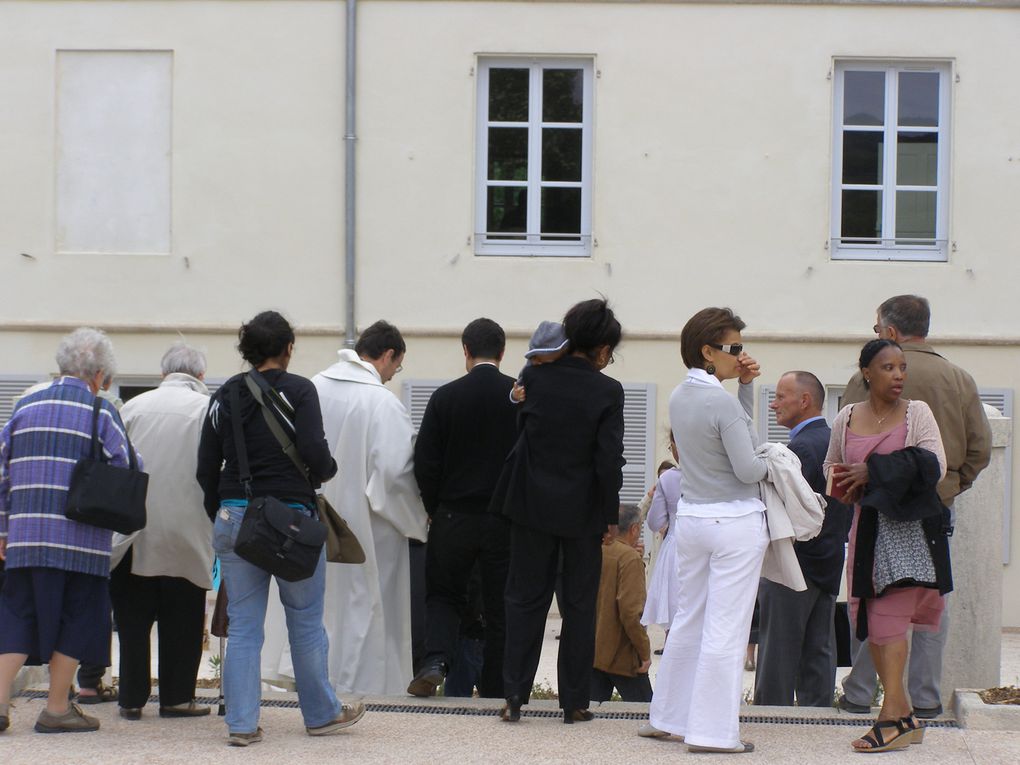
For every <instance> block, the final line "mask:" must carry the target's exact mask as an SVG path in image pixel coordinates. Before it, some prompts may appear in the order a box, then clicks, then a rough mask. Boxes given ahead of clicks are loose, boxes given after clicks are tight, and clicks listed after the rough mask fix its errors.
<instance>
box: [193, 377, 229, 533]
mask: <svg viewBox="0 0 1020 765" xmlns="http://www.w3.org/2000/svg"><path fill="white" fill-rule="evenodd" d="M217 392H218V391H217ZM219 415H220V402H219V400H218V397H216V396H214V397H213V400H212V402H211V403H210V405H209V410H208V412H206V416H205V420H204V421H203V422H202V437H201V438H200V439H199V442H198V467H197V469H196V470H195V479H196V480H197V481H198V485H199V486H201V487H202V495H203V504H204V505H205V512H206V515H208V516H209V519H210V520H212V519H213V518H215V517H216V511H217V509H219V506H220V470H222V468H223V446H222V444H221V443H220V437H219V435H218V434H217V432H216V428H215V421H216V420H217V419H218V418H219Z"/></svg>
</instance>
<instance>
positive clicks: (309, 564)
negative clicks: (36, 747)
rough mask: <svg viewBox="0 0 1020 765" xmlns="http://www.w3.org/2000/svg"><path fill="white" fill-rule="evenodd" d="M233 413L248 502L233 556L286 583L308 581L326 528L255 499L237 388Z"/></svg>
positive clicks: (288, 509)
mask: <svg viewBox="0 0 1020 765" xmlns="http://www.w3.org/2000/svg"><path fill="white" fill-rule="evenodd" d="M230 409H231V411H230V419H231V423H232V425H233V429H234V448H235V449H236V450H237V467H238V473H239V478H240V481H241V485H242V486H243V487H244V493H245V497H246V498H247V499H248V507H247V508H246V509H245V511H244V519H243V520H242V521H241V528H240V530H239V531H238V532H237V540H236V541H235V542H234V552H235V553H237V555H238V556H239V557H241V558H243V559H244V560H246V561H248V562H249V563H251V564H252V565H255V566H258V567H259V568H261V569H262V570H263V571H266V572H268V573H270V574H272V575H273V576H277V577H279V578H280V579H283V580H284V581H285V582H298V581H301V580H302V579H308V578H309V577H310V576H312V574H314V573H315V569H316V568H317V567H318V565H319V557H320V556H321V555H322V546H323V544H324V543H325V541H326V527H325V525H324V524H322V523H320V522H319V521H318V520H316V519H315V518H313V517H311V516H308V515H305V514H304V513H302V512H301V511H300V510H298V509H297V508H294V507H290V506H289V505H287V504H286V503H284V502H281V501H280V500H278V499H276V498H275V497H268V496H267V497H255V496H253V493H252V488H251V482H252V477H251V469H250V468H249V465H248V449H247V447H246V446H245V443H244V430H243V428H242V427H241V400H240V396H239V395H238V391H237V386H236V385H234V386H231V388H230Z"/></svg>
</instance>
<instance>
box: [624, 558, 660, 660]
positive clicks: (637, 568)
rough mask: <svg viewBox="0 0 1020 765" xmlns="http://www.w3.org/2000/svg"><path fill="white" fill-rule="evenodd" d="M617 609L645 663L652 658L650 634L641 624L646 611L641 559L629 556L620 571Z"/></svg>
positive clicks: (643, 570) (629, 637) (643, 569)
mask: <svg viewBox="0 0 1020 765" xmlns="http://www.w3.org/2000/svg"><path fill="white" fill-rule="evenodd" d="M616 608H617V611H618V612H619V614H620V623H621V624H623V629H624V631H625V632H626V633H627V639H628V640H630V642H631V645H633V646H634V650H636V651H637V653H638V658H640V659H641V662H642V663H644V662H646V661H648V660H649V659H651V658H652V653H651V645H650V644H649V642H648V632H647V631H645V628H644V626H643V625H642V624H641V614H642V613H643V612H644V610H645V566H644V563H642V561H641V558H640V557H636V556H631V555H628V556H627V560H624V561H623V562H622V564H621V565H620V569H619V581H617V583H616Z"/></svg>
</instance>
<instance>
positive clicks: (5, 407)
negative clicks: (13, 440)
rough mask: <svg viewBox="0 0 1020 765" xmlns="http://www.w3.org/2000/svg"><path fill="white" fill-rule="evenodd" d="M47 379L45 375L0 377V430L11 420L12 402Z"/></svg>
mask: <svg viewBox="0 0 1020 765" xmlns="http://www.w3.org/2000/svg"><path fill="white" fill-rule="evenodd" d="M48 379H49V378H48V377H46V376H45V375H2V376H0V428H2V427H3V426H4V425H5V424H6V423H7V420H9V419H10V418H11V413H12V412H13V411H14V402H15V401H17V400H18V399H19V398H21V394H23V393H24V392H25V390H26V389H28V388H31V387H32V386H33V385H35V384H36V383H39V382H42V381H43V380H48Z"/></svg>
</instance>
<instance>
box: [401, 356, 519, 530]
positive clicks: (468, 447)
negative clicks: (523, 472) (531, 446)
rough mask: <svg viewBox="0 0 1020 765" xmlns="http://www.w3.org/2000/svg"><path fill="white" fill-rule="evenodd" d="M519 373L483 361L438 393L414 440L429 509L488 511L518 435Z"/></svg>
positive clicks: (431, 512)
mask: <svg viewBox="0 0 1020 765" xmlns="http://www.w3.org/2000/svg"><path fill="white" fill-rule="evenodd" d="M513 384H514V378H512V377H508V376H507V375H505V374H503V373H501V372H500V371H499V369H498V368H496V367H495V366H494V365H492V364H478V365H476V366H475V367H473V368H472V369H471V371H470V372H468V373H467V374H466V375H464V376H463V377H460V378H458V379H456V380H454V381H453V382H450V383H447V384H446V385H443V386H442V387H441V388H438V389H437V390H436V392H435V393H433V394H432V398H430V399H429V403H428V406H426V407H425V415H424V416H423V417H422V421H421V427H420V428H419V429H418V438H417V440H416V441H415V444H414V477H415V478H416V479H417V480H418V488H419V489H421V498H422V501H423V502H424V504H425V510H426V511H427V512H428V514H429V515H434V514H435V512H436V510H437V509H438V508H439V505H440V504H442V505H443V506H444V507H445V508H447V509H449V510H453V511H454V512H466V513H483V512H485V511H486V510H487V509H488V507H489V502H490V501H491V499H492V492H493V490H494V489H495V487H496V482H497V481H498V480H499V475H500V472H501V471H502V469H503V463H504V462H505V460H506V456H507V454H509V452H510V450H511V449H512V448H513V445H514V442H515V441H516V440H517V424H516V420H517V407H516V406H514V404H513V403H512V402H511V401H510V389H511V388H513Z"/></svg>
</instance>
